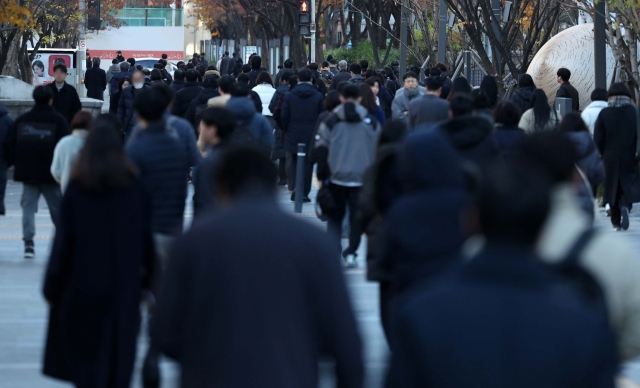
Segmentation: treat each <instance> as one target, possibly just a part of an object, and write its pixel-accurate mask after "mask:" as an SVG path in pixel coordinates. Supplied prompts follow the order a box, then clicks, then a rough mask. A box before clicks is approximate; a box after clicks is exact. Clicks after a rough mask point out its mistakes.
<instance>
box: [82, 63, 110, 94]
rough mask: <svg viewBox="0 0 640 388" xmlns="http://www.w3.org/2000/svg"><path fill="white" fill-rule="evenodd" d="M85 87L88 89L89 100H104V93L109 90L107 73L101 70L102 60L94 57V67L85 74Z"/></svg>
mask: <svg viewBox="0 0 640 388" xmlns="http://www.w3.org/2000/svg"><path fill="white" fill-rule="evenodd" d="M84 86H85V87H86V88H87V97H88V98H95V99H96V100H104V91H105V89H106V88H107V73H106V72H105V71H104V70H102V69H101V68H100V58H98V57H93V67H91V68H90V69H89V70H87V71H86V73H84Z"/></svg>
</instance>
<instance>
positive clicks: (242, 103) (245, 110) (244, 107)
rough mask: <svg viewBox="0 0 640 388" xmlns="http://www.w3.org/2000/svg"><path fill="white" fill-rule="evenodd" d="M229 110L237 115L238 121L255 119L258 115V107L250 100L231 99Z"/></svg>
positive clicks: (228, 103) (228, 104)
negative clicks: (255, 115)
mask: <svg viewBox="0 0 640 388" xmlns="http://www.w3.org/2000/svg"><path fill="white" fill-rule="evenodd" d="M227 108H228V109H229V110H230V111H232V112H233V113H235V114H236V116H237V118H238V119H240V118H242V117H253V115H254V114H256V106H255V104H254V103H253V100H252V99H250V98H245V97H231V98H230V99H229V101H228V102H227Z"/></svg>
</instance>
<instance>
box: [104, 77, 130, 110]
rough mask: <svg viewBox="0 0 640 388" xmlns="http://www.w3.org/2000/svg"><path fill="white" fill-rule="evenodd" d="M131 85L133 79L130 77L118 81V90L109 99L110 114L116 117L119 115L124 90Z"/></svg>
mask: <svg viewBox="0 0 640 388" xmlns="http://www.w3.org/2000/svg"><path fill="white" fill-rule="evenodd" d="M130 85H131V79H130V78H129V77H120V79H119V80H118V90H117V92H116V93H113V94H112V95H111V97H109V113H111V114H112V115H114V116H116V115H117V114H118V105H119V104H120V97H121V96H122V89H125V88H126V87H127V86H130Z"/></svg>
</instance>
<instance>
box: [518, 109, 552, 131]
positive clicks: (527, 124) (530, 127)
mask: <svg viewBox="0 0 640 388" xmlns="http://www.w3.org/2000/svg"><path fill="white" fill-rule="evenodd" d="M556 113H557V115H554V114H553V112H551V115H550V116H549V121H548V122H547V125H545V126H544V128H543V131H551V130H553V129H555V128H556V126H557V125H558V121H560V119H561V117H560V112H558V111H556ZM518 127H520V128H521V129H523V130H524V131H525V132H526V133H528V134H532V133H534V132H535V128H536V119H535V117H534V116H533V109H528V110H527V111H526V112H524V114H523V115H522V117H521V118H520V123H519V124H518Z"/></svg>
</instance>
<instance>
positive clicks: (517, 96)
mask: <svg viewBox="0 0 640 388" xmlns="http://www.w3.org/2000/svg"><path fill="white" fill-rule="evenodd" d="M534 90H536V88H535V87H534V86H527V87H524V88H522V89H516V91H515V92H514V93H513V95H512V96H511V102H513V103H514V104H516V105H518V106H519V107H520V113H524V112H526V111H528V110H529V108H531V97H533V91H534Z"/></svg>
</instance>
